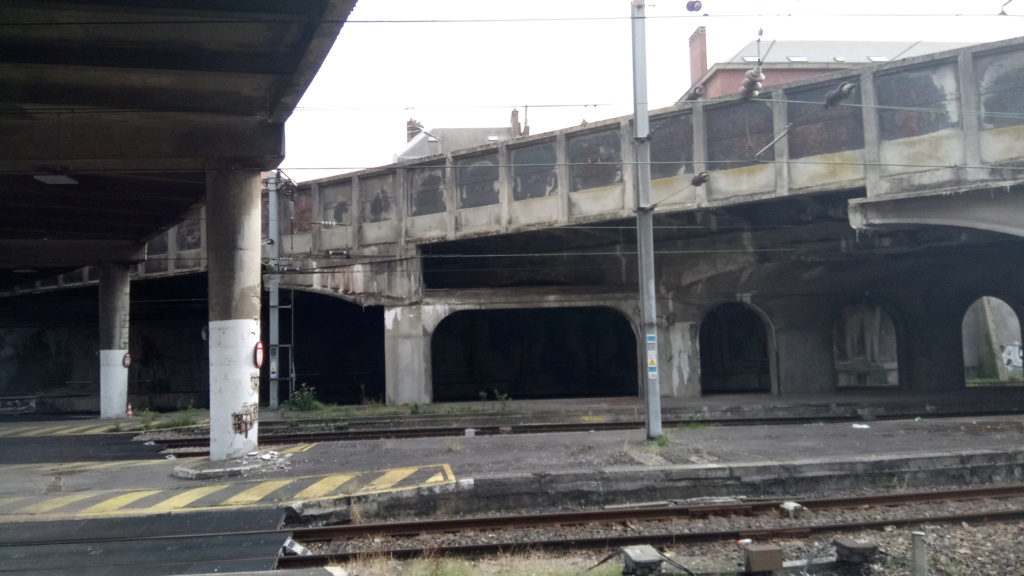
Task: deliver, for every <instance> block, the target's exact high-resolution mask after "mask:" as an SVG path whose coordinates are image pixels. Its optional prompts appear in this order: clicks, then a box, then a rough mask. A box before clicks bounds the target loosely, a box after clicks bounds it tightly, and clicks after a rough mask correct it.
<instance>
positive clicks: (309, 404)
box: [285, 383, 324, 412]
mask: <svg viewBox="0 0 1024 576" xmlns="http://www.w3.org/2000/svg"><path fill="white" fill-rule="evenodd" d="M285 405H287V407H288V409H289V410H295V411H296V412H312V411H314V410H323V409H324V404H323V402H321V401H319V400H317V399H316V389H315V388H313V387H312V386H307V385H306V384H305V383H303V384H302V386H300V387H299V389H298V390H296V391H295V392H292V395H291V397H290V398H288V401H287V402H285Z"/></svg>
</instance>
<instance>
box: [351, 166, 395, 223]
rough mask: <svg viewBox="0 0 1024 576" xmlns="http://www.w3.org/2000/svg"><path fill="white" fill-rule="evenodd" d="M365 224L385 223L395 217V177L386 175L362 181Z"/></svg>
mask: <svg viewBox="0 0 1024 576" xmlns="http://www.w3.org/2000/svg"><path fill="white" fill-rule="evenodd" d="M359 184H360V196H361V204H362V210H361V211H360V214H361V218H362V220H363V222H383V221H385V220H391V219H393V218H394V217H395V196H396V189H395V175H394V174H384V175H382V176H373V177H371V178H366V179H363V180H361V181H360V183H359Z"/></svg>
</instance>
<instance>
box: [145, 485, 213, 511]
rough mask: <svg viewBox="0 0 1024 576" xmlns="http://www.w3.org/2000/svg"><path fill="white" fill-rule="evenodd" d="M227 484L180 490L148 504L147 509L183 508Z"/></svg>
mask: <svg viewBox="0 0 1024 576" xmlns="http://www.w3.org/2000/svg"><path fill="white" fill-rule="evenodd" d="M228 486H229V484H221V485H218V486H204V487H202V488H193V489H191V490H186V491H185V492H182V493H181V494H178V495H177V496H172V497H170V498H168V499H167V500H164V501H163V502H160V503H159V504H156V505H154V506H150V507H149V508H148V510H154V511H159V510H177V509H178V508H184V507H185V506H188V505H189V504H191V503H193V502H195V501H196V500H199V499H200V498H203V497H205V496H209V495H210V494H213V493H214V492H216V491H218V490H223V489H225V488H227V487H228Z"/></svg>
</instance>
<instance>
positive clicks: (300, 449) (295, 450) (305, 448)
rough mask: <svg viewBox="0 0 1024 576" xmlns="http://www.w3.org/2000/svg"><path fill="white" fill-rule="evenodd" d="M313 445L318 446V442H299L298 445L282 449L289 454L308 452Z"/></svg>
mask: <svg viewBox="0 0 1024 576" xmlns="http://www.w3.org/2000/svg"><path fill="white" fill-rule="evenodd" d="M313 446H316V443H313V444H299V445H298V446H292V447H290V448H285V449H284V450H281V452H287V453H289V454H297V453H299V452H306V451H308V450H309V449H310V448H312V447H313Z"/></svg>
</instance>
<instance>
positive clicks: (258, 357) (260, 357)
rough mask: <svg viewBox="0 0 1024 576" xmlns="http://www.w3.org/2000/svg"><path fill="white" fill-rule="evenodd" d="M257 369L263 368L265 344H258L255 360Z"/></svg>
mask: <svg viewBox="0 0 1024 576" xmlns="http://www.w3.org/2000/svg"><path fill="white" fill-rule="evenodd" d="M253 361H254V362H255V363H256V367H257V368H262V367H263V342H256V354H255V356H254V358H253Z"/></svg>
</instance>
